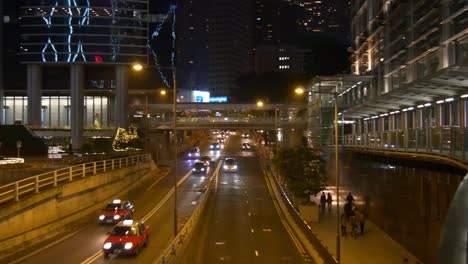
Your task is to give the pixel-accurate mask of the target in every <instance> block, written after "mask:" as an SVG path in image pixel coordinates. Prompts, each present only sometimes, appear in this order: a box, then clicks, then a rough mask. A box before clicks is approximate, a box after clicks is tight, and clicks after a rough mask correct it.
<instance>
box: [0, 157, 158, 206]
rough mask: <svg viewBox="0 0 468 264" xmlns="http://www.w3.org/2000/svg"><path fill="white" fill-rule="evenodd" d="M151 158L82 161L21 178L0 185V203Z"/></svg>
mask: <svg viewBox="0 0 468 264" xmlns="http://www.w3.org/2000/svg"><path fill="white" fill-rule="evenodd" d="M150 160H151V156H150V155H149V154H145V155H138V156H131V157H125V158H118V159H110V160H101V161H95V162H88V163H83V164H79V165H75V166H71V167H66V168H61V169H58V170H54V171H50V172H46V173H42V174H39V175H36V176H32V177H29V178H26V179H23V180H19V181H16V182H13V183H9V184H6V185H2V186H0V204H1V203H5V202H8V201H11V200H13V201H19V199H20V198H21V197H23V196H25V195H27V194H30V193H39V192H40V191H41V190H43V189H45V188H50V187H57V186H58V184H59V183H62V182H70V181H73V180H74V179H77V178H84V177H86V176H91V175H95V174H97V173H102V172H106V171H111V170H115V169H120V168H125V167H131V166H134V165H137V164H139V163H140V162H147V161H150Z"/></svg>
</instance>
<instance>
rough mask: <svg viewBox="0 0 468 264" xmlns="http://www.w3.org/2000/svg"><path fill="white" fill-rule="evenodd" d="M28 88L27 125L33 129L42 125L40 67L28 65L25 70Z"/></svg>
mask: <svg viewBox="0 0 468 264" xmlns="http://www.w3.org/2000/svg"><path fill="white" fill-rule="evenodd" d="M27 87H28V122H27V123H28V124H29V125H31V126H35V127H40V126H41V125H42V122H41V121H42V120H41V110H42V109H41V106H42V67H41V66H39V65H34V64H29V65H28V68H27Z"/></svg>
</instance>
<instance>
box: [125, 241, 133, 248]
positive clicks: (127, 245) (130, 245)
mask: <svg viewBox="0 0 468 264" xmlns="http://www.w3.org/2000/svg"><path fill="white" fill-rule="evenodd" d="M132 247H133V243H132V242H128V243H125V246H124V248H125V249H131V248H132Z"/></svg>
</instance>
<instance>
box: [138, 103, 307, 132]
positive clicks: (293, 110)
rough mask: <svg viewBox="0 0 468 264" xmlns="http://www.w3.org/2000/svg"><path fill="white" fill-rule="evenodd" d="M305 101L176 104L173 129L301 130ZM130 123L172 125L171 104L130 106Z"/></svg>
mask: <svg viewBox="0 0 468 264" xmlns="http://www.w3.org/2000/svg"><path fill="white" fill-rule="evenodd" d="M305 109H306V104H305V103H288V104H285V103H280V104H264V105H262V106H258V105H257V104H228V103H178V104H177V120H176V121H177V122H176V123H177V124H176V127H177V129H180V130H190V129H231V130H235V129H264V130H274V129H275V128H284V129H305V128H306V118H305V116H306V115H305ZM130 113H132V118H131V119H132V122H134V123H139V124H140V126H141V127H146V126H148V129H150V130H167V129H173V128H174V105H173V104H145V105H141V104H135V105H131V106H130Z"/></svg>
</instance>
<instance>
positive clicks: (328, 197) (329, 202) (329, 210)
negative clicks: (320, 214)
mask: <svg viewBox="0 0 468 264" xmlns="http://www.w3.org/2000/svg"><path fill="white" fill-rule="evenodd" d="M332 202H333V197H332V195H331V194H330V193H328V194H327V204H328V212H331V205H332Z"/></svg>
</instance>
